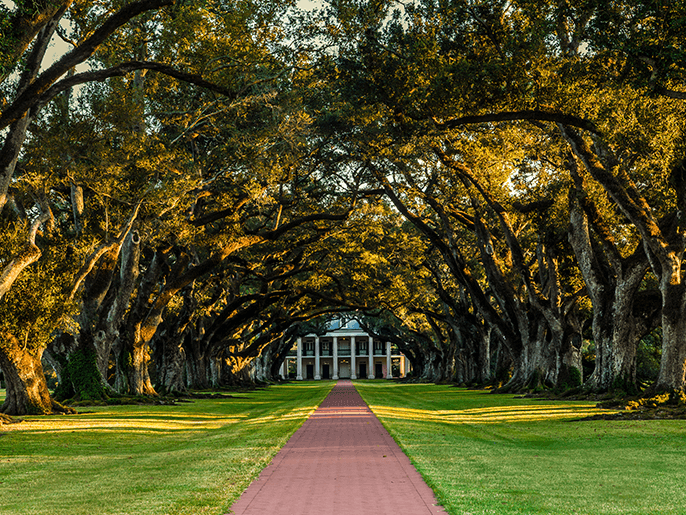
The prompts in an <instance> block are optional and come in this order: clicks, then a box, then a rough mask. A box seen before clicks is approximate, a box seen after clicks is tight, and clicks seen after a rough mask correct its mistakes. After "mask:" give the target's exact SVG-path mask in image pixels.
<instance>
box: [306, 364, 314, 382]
mask: <svg viewBox="0 0 686 515" xmlns="http://www.w3.org/2000/svg"><path fill="white" fill-rule="evenodd" d="M307 379H314V365H307Z"/></svg>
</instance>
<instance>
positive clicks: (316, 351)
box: [314, 336, 322, 381]
mask: <svg viewBox="0 0 686 515" xmlns="http://www.w3.org/2000/svg"><path fill="white" fill-rule="evenodd" d="M314 378H315V380H317V381H318V380H320V379H321V378H322V376H321V374H320V372H319V336H315V337H314Z"/></svg>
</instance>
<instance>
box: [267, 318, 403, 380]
mask: <svg viewBox="0 0 686 515" xmlns="http://www.w3.org/2000/svg"><path fill="white" fill-rule="evenodd" d="M409 366H410V362H409V360H408V359H407V358H406V357H405V356H404V355H403V354H402V353H400V352H399V351H398V350H397V349H395V348H394V346H392V345H391V344H390V343H389V342H384V341H382V340H379V339H374V338H372V337H370V336H369V335H368V334H367V333H366V332H364V330H362V329H361V328H360V325H359V324H358V322H357V321H355V320H350V321H347V322H345V321H334V322H332V323H331V324H330V326H329V330H328V331H327V332H326V334H325V335H323V336H317V335H315V334H311V335H307V336H304V337H302V338H298V341H297V344H296V345H294V346H293V349H292V350H291V351H290V352H289V355H288V357H287V358H286V360H285V361H284V364H283V365H282V366H281V370H280V374H281V376H282V377H284V378H288V377H294V378H295V379H297V380H303V379H314V380H320V379H374V378H376V379H381V378H386V379H392V378H393V377H394V376H396V377H405V375H406V374H407V372H408V371H409ZM394 371H395V373H394Z"/></svg>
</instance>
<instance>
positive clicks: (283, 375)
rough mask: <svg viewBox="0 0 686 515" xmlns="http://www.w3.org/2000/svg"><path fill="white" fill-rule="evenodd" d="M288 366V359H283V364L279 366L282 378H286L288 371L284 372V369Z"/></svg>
mask: <svg viewBox="0 0 686 515" xmlns="http://www.w3.org/2000/svg"><path fill="white" fill-rule="evenodd" d="M285 368H286V360H283V362H282V363H281V366H280V367H279V375H280V376H281V379H286V373H285V372H284V369H285Z"/></svg>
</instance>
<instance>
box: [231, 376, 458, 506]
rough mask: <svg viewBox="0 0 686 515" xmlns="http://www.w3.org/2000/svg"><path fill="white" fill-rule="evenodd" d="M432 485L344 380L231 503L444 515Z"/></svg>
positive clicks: (350, 385) (348, 382) (353, 388)
mask: <svg viewBox="0 0 686 515" xmlns="http://www.w3.org/2000/svg"><path fill="white" fill-rule="evenodd" d="M435 504H436V499H435V497H434V495H433V492H432V491H431V489H430V488H429V487H428V486H427V485H426V483H425V482H424V480H423V479H422V477H421V476H420V475H419V473H418V472H417V471H416V470H415V468H414V467H413V466H412V464H411V463H410V460H409V459H408V458H407V456H405V454H403V452H402V451H401V450H400V447H398V445H397V444H396V443H395V441H394V440H393V439H392V438H391V437H390V435H389V434H388V432H387V431H386V430H385V429H384V427H383V426H382V425H381V422H379V420H378V419H377V418H376V416H375V415H374V414H373V413H372V412H371V411H370V410H369V408H368V407H367V404H365V402H364V401H363V400H362V397H360V394H359V393H357V390H355V387H354V386H353V384H352V382H351V381H348V380H341V381H339V382H338V383H337V384H336V386H334V388H333V390H331V393H330V394H329V395H328V396H327V397H326V399H324V401H323V402H322V404H321V406H320V407H319V408H318V409H317V410H316V411H315V412H314V414H312V416H311V417H310V418H309V419H307V420H306V421H305V423H304V424H303V425H302V427H301V428H300V429H299V430H298V431H296V432H295V434H294V435H293V436H292V437H291V439H290V440H289V441H288V443H287V444H286V445H285V446H284V447H283V448H282V449H281V450H280V451H279V453H278V454H277V455H276V456H275V457H274V459H273V460H272V462H271V463H270V464H269V466H267V467H266V468H265V469H264V470H263V471H262V473H261V474H260V477H259V478H258V479H257V480H256V481H254V482H253V483H252V484H251V485H250V486H249V487H248V489H247V490H246V491H245V492H243V495H242V496H241V498H240V499H238V501H236V503H235V504H234V505H233V506H232V507H231V510H232V512H231V513H235V514H236V515H282V514H283V515H294V514H297V515H342V514H354V515H366V514H370V515H371V514H374V515H384V514H388V515H423V514H427V515H428V514H433V513H445V511H443V509H442V508H440V507H438V506H436V505H435Z"/></svg>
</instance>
